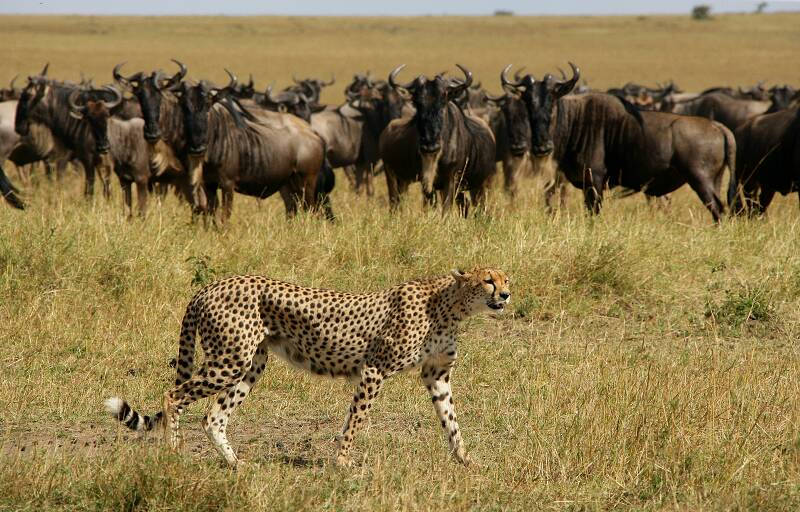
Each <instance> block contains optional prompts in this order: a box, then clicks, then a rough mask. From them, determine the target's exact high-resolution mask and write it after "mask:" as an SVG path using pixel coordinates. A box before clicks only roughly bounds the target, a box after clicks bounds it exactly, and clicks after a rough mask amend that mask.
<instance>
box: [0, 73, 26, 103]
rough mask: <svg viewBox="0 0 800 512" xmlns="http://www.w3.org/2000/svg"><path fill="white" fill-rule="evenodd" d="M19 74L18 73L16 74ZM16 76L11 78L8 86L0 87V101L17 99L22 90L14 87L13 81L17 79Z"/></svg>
mask: <svg viewBox="0 0 800 512" xmlns="http://www.w3.org/2000/svg"><path fill="white" fill-rule="evenodd" d="M17 76H19V75H17ZM17 76H15V77H14V78H12V79H11V82H9V84H8V87H7V88H4V89H0V101H9V100H18V99H19V96H20V94H21V93H22V91H20V90H19V89H17V88H16V87H14V82H16V81H17Z"/></svg>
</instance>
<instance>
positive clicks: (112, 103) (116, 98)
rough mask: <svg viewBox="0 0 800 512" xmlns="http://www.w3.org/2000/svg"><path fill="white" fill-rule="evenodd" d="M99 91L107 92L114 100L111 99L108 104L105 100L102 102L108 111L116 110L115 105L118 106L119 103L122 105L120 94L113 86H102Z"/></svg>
mask: <svg viewBox="0 0 800 512" xmlns="http://www.w3.org/2000/svg"><path fill="white" fill-rule="evenodd" d="M101 91H105V92H109V93H111V95H112V97H113V98H114V99H113V100H111V101H110V102H108V101H106V100H103V105H104V106H105V107H106V108H107V109H108V110H111V109H113V108H116V107H117V105H119V104H120V103H122V93H121V92H120V91H119V89H117V88H116V87H114V86H113V85H104V86H103V88H102V89H101Z"/></svg>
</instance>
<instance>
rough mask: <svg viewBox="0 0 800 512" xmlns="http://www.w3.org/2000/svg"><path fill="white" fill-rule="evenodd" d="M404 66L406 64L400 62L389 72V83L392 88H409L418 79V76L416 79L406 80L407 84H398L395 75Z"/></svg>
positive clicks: (412, 86) (414, 85) (411, 87)
mask: <svg viewBox="0 0 800 512" xmlns="http://www.w3.org/2000/svg"><path fill="white" fill-rule="evenodd" d="M404 67H406V65H405V64H401V65H399V66H397V67H396V68H394V69H393V70H392V72H391V73H389V85H391V86H392V88H393V89H406V90H411V89H413V88H414V87H416V84H417V80H418V79H419V77H417V78H416V79H414V80H412V81H410V82H408V83H407V84H398V83H397V82H396V81H395V79H396V78H397V75H399V74H400V71H402V70H403V68H404Z"/></svg>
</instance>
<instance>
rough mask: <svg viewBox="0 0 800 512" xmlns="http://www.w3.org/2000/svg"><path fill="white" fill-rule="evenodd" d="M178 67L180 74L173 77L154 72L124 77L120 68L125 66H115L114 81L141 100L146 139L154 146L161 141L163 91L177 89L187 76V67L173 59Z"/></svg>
mask: <svg viewBox="0 0 800 512" xmlns="http://www.w3.org/2000/svg"><path fill="white" fill-rule="evenodd" d="M172 61H173V62H174V63H175V64H177V65H178V67H179V69H178V72H177V73H175V74H174V75H173V76H172V77H165V76H164V73H163V71H161V70H159V71H154V72H152V73H151V74H150V75H145V74H144V73H143V72H141V71H140V72H138V73H135V74H133V75H131V76H127V77H125V76H122V75H120V73H119V70H120V68H122V66H123V65H124V64H125V63H124V62H123V63H120V64H117V65H116V66H114V80H116V81H117V82H118V83H119V84H120V85H122V86H123V87H126V88H128V89H130V90H131V92H133V94H134V96H136V99H138V100H139V106H140V107H141V109H142V117H143V118H144V138H145V140H146V141H147V142H148V143H150V144H151V145H152V144H155V143H156V142H158V141H159V140H161V126H160V125H159V122H160V119H161V99H162V94H163V91H165V90H170V89H173V88H175V87H176V86H177V85H178V84H179V83H180V81H181V80H183V78H184V77H185V76H186V66H185V65H183V64H182V63H181V62H179V61H177V60H175V59H172Z"/></svg>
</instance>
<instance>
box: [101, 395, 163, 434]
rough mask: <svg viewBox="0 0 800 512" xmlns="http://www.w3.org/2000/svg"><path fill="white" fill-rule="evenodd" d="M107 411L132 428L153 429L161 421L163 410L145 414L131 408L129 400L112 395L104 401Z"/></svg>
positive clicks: (140, 429)
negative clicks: (148, 414)
mask: <svg viewBox="0 0 800 512" xmlns="http://www.w3.org/2000/svg"><path fill="white" fill-rule="evenodd" d="M103 405H104V406H105V408H106V411H108V412H109V414H111V415H112V416H114V417H115V418H117V419H118V420H119V421H120V422H122V423H124V424H125V426H126V427H128V428H129V429H131V430H137V431H148V430H153V429H154V428H156V427H157V426H158V425H159V424H160V423H161V418H162V417H163V414H164V413H163V412H160V411H159V412H157V413H155V414H154V415H152V416H144V415H142V414H139V413H138V412H136V411H134V410H133V409H131V406H130V405H128V402H126V401H125V400H123V399H121V398H117V397H112V398H109V399H107V400H106V401H105V402H103Z"/></svg>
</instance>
